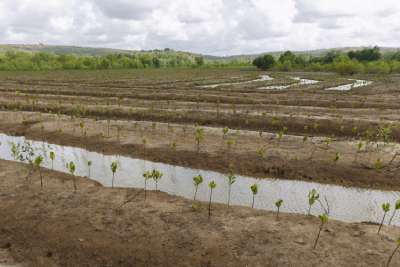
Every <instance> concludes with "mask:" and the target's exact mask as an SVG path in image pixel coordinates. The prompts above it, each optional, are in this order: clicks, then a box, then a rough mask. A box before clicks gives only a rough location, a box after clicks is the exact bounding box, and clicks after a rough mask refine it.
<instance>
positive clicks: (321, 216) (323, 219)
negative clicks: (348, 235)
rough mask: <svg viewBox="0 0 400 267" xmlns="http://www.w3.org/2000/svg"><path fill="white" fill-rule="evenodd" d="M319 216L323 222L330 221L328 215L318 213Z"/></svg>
mask: <svg viewBox="0 0 400 267" xmlns="http://www.w3.org/2000/svg"><path fill="white" fill-rule="evenodd" d="M318 218H319V219H320V220H321V223H326V222H327V221H328V217H326V215H325V214H324V215H318Z"/></svg>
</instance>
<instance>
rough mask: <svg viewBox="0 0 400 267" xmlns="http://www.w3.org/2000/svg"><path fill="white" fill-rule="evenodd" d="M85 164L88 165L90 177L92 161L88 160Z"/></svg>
mask: <svg viewBox="0 0 400 267" xmlns="http://www.w3.org/2000/svg"><path fill="white" fill-rule="evenodd" d="M87 165H88V166H89V179H90V166H91V165H92V162H91V161H90V160H89V161H88V163H87Z"/></svg>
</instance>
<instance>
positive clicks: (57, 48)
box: [0, 44, 397, 61]
mask: <svg viewBox="0 0 400 267" xmlns="http://www.w3.org/2000/svg"><path fill="white" fill-rule="evenodd" d="M363 48H364V47H335V48H329V49H316V50H305V51H292V52H293V53H295V54H308V55H313V56H323V55H325V54H326V53H328V52H329V51H331V50H341V51H343V52H345V53H347V52H348V51H351V50H353V51H356V50H362V49H363ZM8 49H12V50H14V51H16V52H18V51H22V52H26V53H29V54H36V53H38V52H41V51H45V52H54V54H55V55H61V54H75V55H77V56H84V55H89V56H106V55H107V54H109V53H129V54H142V53H150V54H153V53H160V52H161V53H166V54H168V53H172V54H176V53H183V54H186V55H188V57H189V59H190V60H191V61H194V57H195V56H198V55H201V54H197V53H190V52H180V51H174V50H173V49H171V50H168V49H166V50H140V51H139V50H124V49H113V48H96V47H82V46H64V45H33V44H32V45H30V44H28V45H24V44H3V45H0V53H4V52H6V51H7V50H8ZM380 51H381V53H382V54H383V53H385V52H389V51H397V47H380ZM283 52H285V51H272V52H265V53H261V54H250V55H244V54H242V55H232V56H223V57H219V56H211V55H203V57H204V58H205V59H208V60H213V61H216V60H225V61H231V60H233V59H237V58H256V57H259V56H262V55H265V54H272V55H275V56H279V55H280V54H282V53H283Z"/></svg>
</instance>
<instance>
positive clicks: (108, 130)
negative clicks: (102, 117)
mask: <svg viewBox="0 0 400 267" xmlns="http://www.w3.org/2000/svg"><path fill="white" fill-rule="evenodd" d="M107 134H110V120H109V119H108V120H107Z"/></svg>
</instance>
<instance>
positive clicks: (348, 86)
mask: <svg viewBox="0 0 400 267" xmlns="http://www.w3.org/2000/svg"><path fill="white" fill-rule="evenodd" d="M348 80H350V81H356V82H354V83H351V84H345V85H340V86H336V87H330V88H326V89H325V90H341V91H346V90H350V89H352V88H354V87H360V86H365V85H368V84H372V83H373V82H371V81H364V80H354V79H348Z"/></svg>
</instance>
